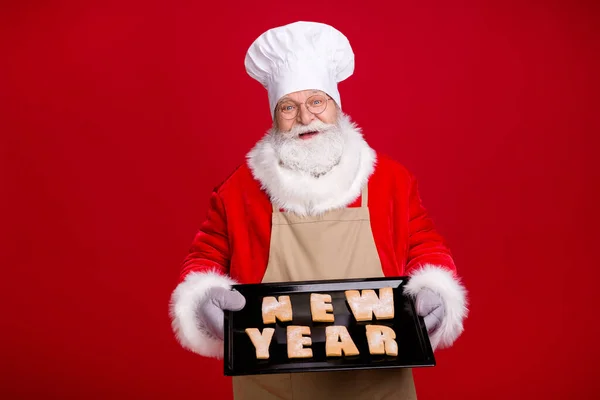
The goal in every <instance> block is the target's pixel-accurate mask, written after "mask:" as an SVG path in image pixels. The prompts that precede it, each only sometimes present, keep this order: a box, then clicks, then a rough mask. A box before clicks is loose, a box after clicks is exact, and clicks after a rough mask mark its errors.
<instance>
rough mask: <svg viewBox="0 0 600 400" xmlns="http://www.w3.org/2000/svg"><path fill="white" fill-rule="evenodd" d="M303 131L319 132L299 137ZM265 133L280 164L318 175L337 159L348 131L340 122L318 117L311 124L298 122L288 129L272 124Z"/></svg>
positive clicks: (326, 171)
mask: <svg viewBox="0 0 600 400" xmlns="http://www.w3.org/2000/svg"><path fill="white" fill-rule="evenodd" d="M306 132H319V133H318V134H316V135H315V136H313V137H311V138H310V139H306V140H305V139H301V138H300V137H299V135H300V134H302V133H306ZM268 135H270V136H271V143H272V146H273V150H274V151H275V154H276V155H277V158H279V162H280V165H281V166H283V167H284V168H288V169H291V170H294V171H300V172H305V173H308V174H310V175H312V176H314V177H319V176H322V175H324V174H326V173H328V172H329V171H331V169H332V168H333V167H334V166H336V165H337V164H338V163H339V162H340V159H341V158H342V154H343V152H344V137H345V136H346V135H347V133H346V132H344V131H342V130H341V129H340V126H339V123H337V124H325V123H324V122H322V121H320V120H317V121H314V122H312V123H311V124H310V125H297V126H295V127H294V128H292V130H291V131H289V132H280V131H279V130H277V129H275V128H274V129H271V130H270V131H269V133H268Z"/></svg>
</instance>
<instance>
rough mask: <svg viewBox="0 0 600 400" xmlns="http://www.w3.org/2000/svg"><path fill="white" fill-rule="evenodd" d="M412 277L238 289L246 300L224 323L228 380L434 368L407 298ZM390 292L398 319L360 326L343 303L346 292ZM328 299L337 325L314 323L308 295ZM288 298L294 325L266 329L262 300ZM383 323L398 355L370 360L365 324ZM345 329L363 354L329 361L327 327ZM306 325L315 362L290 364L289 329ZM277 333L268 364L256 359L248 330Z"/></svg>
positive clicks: (420, 322)
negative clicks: (390, 332)
mask: <svg viewBox="0 0 600 400" xmlns="http://www.w3.org/2000/svg"><path fill="white" fill-rule="evenodd" d="M408 279H409V278H408V277H394V278H389V277H388V278H367V279H343V280H321V281H303V282H281V283H261V284H240V285H234V286H233V288H234V289H236V290H238V291H239V292H240V293H241V294H242V295H244V297H245V298H246V305H245V306H244V308H243V309H242V310H240V311H226V312H225V321H224V327H225V329H224V331H225V335H224V370H225V371H224V372H225V375H226V376H239V375H257V374H277V373H294V372H319V371H340V370H357V369H378V368H415V367H433V366H435V357H434V354H433V350H432V347H431V343H430V341H429V336H428V334H427V329H426V327H425V323H424V321H423V318H422V317H419V316H418V315H417V313H416V312H415V305H414V302H413V300H412V299H411V298H410V297H408V296H406V295H404V286H405V285H406V283H407V282H408ZM383 287H392V288H393V291H394V302H395V316H394V318H393V319H389V320H377V319H375V317H373V321H370V322H357V321H356V320H355V319H354V316H353V315H352V311H351V309H350V307H349V306H348V303H347V302H346V298H345V293H344V291H345V290H352V289H355V290H363V289H374V290H375V292H376V293H379V292H378V290H377V289H380V288H383ZM311 293H321V294H330V295H331V298H332V304H333V314H334V318H335V321H334V322H333V323H323V322H313V321H312V317H311V312H310V294H311ZM280 295H288V296H290V301H291V303H292V309H293V314H294V317H293V321H291V322H286V323H282V322H280V321H279V320H277V323H276V324H268V325H264V324H263V322H262V311H261V306H262V298H263V297H265V296H275V297H277V296H280ZM369 323H370V324H379V325H385V326H389V327H390V328H392V329H393V330H394V331H395V333H396V342H397V343H398V355H397V356H388V355H371V354H370V353H369V349H368V344H367V338H366V335H365V325H367V324H369ZM332 324H335V325H345V326H346V328H347V329H348V332H349V333H350V335H351V336H352V339H353V341H354V343H355V344H356V347H357V348H358V350H359V352H360V355H358V356H353V357H348V356H344V355H343V356H341V357H327V356H326V354H325V328H326V327H327V326H328V325H332ZM287 325H304V326H309V327H310V329H311V335H310V337H311V339H312V345H311V346H310V347H311V348H312V351H313V357H312V358H308V359H289V358H288V356H287V344H286V326H287ZM265 327H272V328H275V333H274V335H273V339H272V340H271V345H270V347H269V353H270V356H269V359H268V360H258V359H257V358H256V350H255V348H254V345H253V344H252V342H251V341H250V338H249V337H248V335H247V334H246V332H245V329H246V328H258V329H260V330H261V332H262V329H263V328H265Z"/></svg>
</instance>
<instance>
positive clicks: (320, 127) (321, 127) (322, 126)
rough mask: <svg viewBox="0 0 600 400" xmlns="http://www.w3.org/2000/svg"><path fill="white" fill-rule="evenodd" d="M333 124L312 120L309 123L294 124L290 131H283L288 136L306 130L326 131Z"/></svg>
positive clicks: (295, 135)
mask: <svg viewBox="0 0 600 400" xmlns="http://www.w3.org/2000/svg"><path fill="white" fill-rule="evenodd" d="M334 126H335V125H332V124H326V123H324V122H322V121H313V122H311V123H310V124H309V125H295V126H294V127H293V128H292V129H291V130H290V131H288V132H285V135H286V136H288V137H293V138H296V137H299V136H300V135H301V134H303V133H308V132H326V131H328V130H329V129H331V128H333V127H334Z"/></svg>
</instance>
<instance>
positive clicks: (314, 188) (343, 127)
mask: <svg viewBox="0 0 600 400" xmlns="http://www.w3.org/2000/svg"><path fill="white" fill-rule="evenodd" d="M310 131H321V132H320V133H318V134H317V135H315V136H314V137H312V138H310V139H307V140H304V139H299V138H298V135H299V134H300V133H302V132H310ZM247 159H248V166H249V168H250V170H251V171H252V174H253V176H254V178H255V179H256V180H257V181H259V182H260V184H261V187H262V188H263V189H264V190H265V191H266V192H267V194H268V195H269V197H270V200H271V202H272V203H274V204H275V205H277V206H279V207H280V208H283V209H286V210H287V211H290V212H294V213H296V214H298V215H317V214H321V213H324V212H326V211H328V210H331V209H334V208H341V207H346V206H347V205H348V204H350V203H352V202H353V201H354V200H356V199H357V198H358V196H360V193H361V190H362V188H363V187H364V185H365V184H366V183H367V181H368V179H369V177H370V176H371V174H372V173H373V170H374V168H375V161H376V153H375V151H374V150H373V149H371V148H370V147H369V145H368V144H367V143H366V142H365V140H364V138H363V136H362V133H361V132H360V129H359V128H358V127H357V126H356V125H355V124H354V123H352V122H351V121H350V118H349V117H348V116H347V115H345V114H343V113H341V112H340V117H339V119H338V122H337V124H336V125H326V124H322V123H316V124H314V125H311V126H301V127H298V128H296V129H295V130H293V131H291V132H287V133H285V132H277V130H276V129H275V128H272V129H270V130H269V131H268V132H267V134H266V135H265V136H264V137H263V138H262V139H261V140H260V141H259V142H258V143H257V144H256V145H255V146H254V148H253V149H252V150H251V151H250V152H249V153H248V155H247Z"/></svg>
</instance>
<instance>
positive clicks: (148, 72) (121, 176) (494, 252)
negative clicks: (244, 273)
mask: <svg viewBox="0 0 600 400" xmlns="http://www.w3.org/2000/svg"><path fill="white" fill-rule="evenodd" d="M391 4H394V5H393V6H392V5H391ZM599 4H600V3H598V2H597V1H588V2H581V1H579V2H577V1H563V2H557V1H553V2H551V1H543V2H524V1H519V2H516V1H515V2H507V1H497V2H493V3H492V2H490V3H487V4H485V3H483V2H472V3H467V2H443V1H429V2H405V1H402V2H399V1H394V2H390V3H389V4H385V5H384V4H379V3H377V2H373V1H369V2H353V3H350V2H344V4H342V3H335V2H328V1H321V2H318V3H311V2H308V3H307V2H276V3H265V4H259V3H257V2H240V3H238V4H232V3H230V2H223V3H222V5H217V2H213V4H210V6H209V5H203V4H201V2H191V1H189V2H185V1H179V2H173V1H167V0H161V1H144V2H142V1H136V2H131V1H130V2H119V3H118V4H115V5H111V4H108V3H106V2H103V3H100V5H93V4H92V3H91V2H79V1H71V2H69V3H67V2H58V1H56V2H50V1H46V2H43V1H37V2H35V1H28V2H25V1H22V2H20V1H13V2H10V1H4V2H2V5H1V9H0V27H1V28H0V29H1V32H0V33H1V35H0V40H1V42H0V43H1V54H0V56H1V60H2V61H1V63H0V64H1V65H2V66H1V68H2V70H1V71H0V72H1V73H0V79H1V81H0V96H1V97H0V98H1V107H0V115H1V118H0V129H1V133H2V135H1V138H2V142H1V143H0V144H1V146H0V155H1V157H0V160H1V161H2V165H1V168H0V179H1V181H0V183H1V188H2V193H3V195H2V196H1V197H2V207H3V209H4V210H3V214H4V216H3V217H2V223H1V225H2V238H1V243H2V247H3V248H2V252H1V255H2V259H1V260H0V262H1V265H2V279H1V280H0V285H1V286H0V289H1V293H2V303H1V304H2V318H1V326H0V328H1V329H2V331H1V332H2V333H1V342H0V346H1V351H0V354H1V356H0V358H1V360H2V361H1V362H0V365H1V371H0V385H1V386H0V397H2V398H61V399H66V398H86V399H92V398H114V399H116V398H169V399H184V398H223V399H227V398H229V396H230V386H229V385H230V381H229V380H228V379H226V378H225V377H223V376H222V364H221V363H220V362H218V361H207V360H205V359H202V358H200V357H197V356H195V355H193V354H191V353H188V352H185V351H184V350H182V349H181V348H180V347H179V346H178V344H177V343H176V342H175V341H174V338H173V335H172V333H171V330H170V326H169V319H168V315H167V304H168V299H169V295H170V293H171V291H172V289H173V288H174V286H175V283H176V279H177V276H178V272H179V263H180V262H181V261H182V259H183V257H184V256H185V253H186V251H187V249H188V246H189V245H190V243H191V240H192V238H193V235H194V234H195V232H196V229H197V228H198V226H199V224H200V222H201V220H202V218H203V217H204V213H205V211H206V207H207V205H208V196H209V193H210V190H211V189H212V188H213V187H214V186H215V185H217V184H218V183H219V182H220V181H221V180H222V179H223V178H225V177H226V176H227V174H229V172H230V171H231V170H232V169H233V168H234V167H235V166H236V165H237V164H238V163H240V162H243V158H244V155H245V153H246V152H247V151H248V150H249V148H250V147H251V146H252V145H253V144H254V142H255V141H256V140H258V139H259V138H260V137H261V135H262V134H263V132H264V131H265V130H266V129H267V128H268V126H269V123H270V116H269V113H268V106H267V105H268V103H267V97H266V92H265V91H264V90H263V89H262V87H260V85H259V84H258V83H256V82H255V81H253V80H252V79H251V78H249V77H248V76H247V75H246V73H245V71H244V67H243V58H244V54H245V51H246V49H247V47H248V46H249V45H250V43H251V41H252V40H254V38H256V37H257V36H258V35H259V34H260V33H262V32H263V31H264V30H266V29H268V28H271V27H274V26H277V25H282V24H285V23H289V22H292V21H295V20H317V21H321V22H326V23H330V24H333V25H335V26H336V27H337V28H339V29H340V30H341V31H342V32H344V33H345V34H346V35H347V36H348V38H349V39H350V41H351V43H352V45H353V47H354V51H355V53H356V57H357V59H356V71H355V75H354V76H353V77H351V78H350V79H349V80H348V81H346V82H344V83H343V84H342V85H341V86H340V90H341V93H342V98H343V101H344V109H345V111H346V112H348V113H350V114H351V115H352V117H353V118H354V120H355V121H357V122H358V123H359V124H360V125H361V126H362V127H363V128H364V132H365V135H366V138H367V139H368V140H369V142H370V143H371V144H372V146H373V147H375V148H376V149H377V150H381V151H385V152H387V153H388V154H390V155H392V156H394V157H395V158H396V159H398V160H399V161H401V162H403V163H404V164H405V165H407V166H408V167H409V168H410V169H411V170H412V171H413V172H415V173H416V174H417V176H418V177H419V178H420V183H421V190H422V196H423V198H424V200H425V202H426V205H427V206H428V208H429V210H430V212H431V213H432V215H433V216H434V218H435V219H436V221H437V224H438V227H439V229H440V231H441V232H442V233H443V234H444V235H445V236H446V237H447V239H448V241H449V243H450V244H451V246H452V249H453V252H454V254H455V258H456V262H457V264H458V266H459V268H460V272H461V274H462V275H463V277H464V282H465V283H466V285H467V286H468V288H469V290H470V296H471V303H472V305H471V315H470V317H469V319H468V320H467V322H466V330H465V333H464V335H463V336H462V337H461V338H460V339H459V341H458V342H457V343H456V344H455V346H454V347H453V348H452V349H451V350H445V351H441V352H439V353H438V356H437V358H438V366H437V367H436V368H431V369H422V370H417V371H415V374H416V381H417V387H418V390H419V392H420V398H422V399H458V398H460V399H482V398H486V399H505V398H512V399H521V398H523V399H525V398H545V399H550V398H552V399H562V398H578V399H587V398H592V397H593V394H594V393H596V395H597V392H599V391H600V381H599V380H598V379H597V357H598V356H599V355H600V351H599V348H598V345H597V337H598V334H600V331H599V324H598V317H597V310H598V290H597V283H596V282H597V281H598V279H599V278H600V273H599V270H600V268H599V265H598V261H597V256H596V253H597V248H595V246H597V245H598V242H599V241H598V239H599V237H598V233H597V226H598V223H599V222H600V221H599V219H600V218H599V217H600V215H599V212H598V208H597V205H598V201H599V200H600V199H599V198H598V186H599V182H600V176H599V168H598V166H597V162H598V160H597V152H598V140H597V135H598V133H599V131H600V129H599V128H600V124H599V123H598V109H599V106H600V102H599V101H598V89H600V88H599V86H598V78H597V75H598V71H599V70H600V63H599V62H598V54H600V45H599V40H598V39H599V35H598V26H599V24H600V18H599V7H598V5H599Z"/></svg>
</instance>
